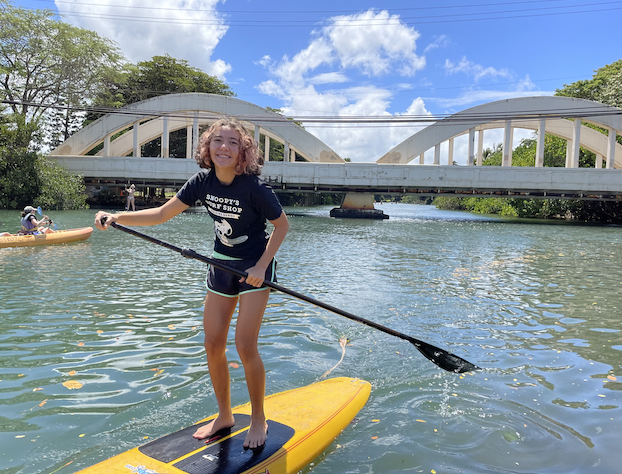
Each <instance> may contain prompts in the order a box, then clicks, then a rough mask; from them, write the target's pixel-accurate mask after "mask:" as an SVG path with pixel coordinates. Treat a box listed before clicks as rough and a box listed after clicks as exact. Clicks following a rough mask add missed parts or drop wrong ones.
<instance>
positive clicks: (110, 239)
mask: <svg viewBox="0 0 622 474" xmlns="http://www.w3.org/2000/svg"><path fill="white" fill-rule="evenodd" d="M381 207H382V209H383V210H384V211H385V212H386V213H387V214H389V215H390V216H391V219H389V220H387V221H376V222H375V221H359V220H348V219H344V220H336V219H331V218H328V217H327V216H328V211H329V210H330V207H316V208H305V209H295V211H296V213H304V214H306V215H305V216H294V217H292V218H291V220H290V222H291V230H290V233H289V235H288V237H287V239H286V242H285V243H284V245H283V247H282V250H281V251H280V253H279V260H280V267H279V268H280V274H279V279H280V283H281V284H283V285H284V286H286V287H288V288H291V289H293V290H296V291H299V292H301V293H304V294H307V295H310V296H313V297H315V298H318V299H320V300H322V301H324V302H326V303H329V304H332V305H334V306H337V307H339V308H343V309H345V310H347V311H350V312H352V313H354V314H356V315H359V316H361V317H364V318H367V319H371V320H373V321H376V322H378V323H380V324H383V325H385V326H388V327H391V328H394V329H396V330H398V331H400V332H404V333H407V334H411V335H412V336H414V337H416V338H418V339H422V340H424V341H427V342H430V343H431V344H434V345H438V346H440V347H442V348H444V349H446V350H448V351H450V352H453V353H455V354H457V355H459V356H461V357H463V358H465V359H467V360H470V361H472V362H473V363H475V364H477V365H479V366H481V367H484V370H482V371H481V372H478V373H476V374H464V375H455V374H450V373H446V372H443V371H441V370H440V369H438V368H437V367H436V366H434V365H433V364H432V363H430V362H429V361H428V360H427V359H425V358H423V357H422V356H421V355H420V354H419V353H418V352H417V350H416V349H415V348H413V347H412V345H410V344H409V343H408V342H406V341H402V340H400V339H396V338H393V337H391V336H388V335H386V334H383V333H380V332H378V331H375V330H373V329H370V328H367V327H365V326H362V325H360V324H356V323H353V322H351V321H348V320H346V319H344V318H342V317H340V316H337V315H334V314H332V313H328V312H326V311H324V310H321V309H319V308H316V307H312V306H310V305H308V304H306V303H304V302H301V301H298V300H296V299H294V298H293V297H290V296H288V295H282V294H277V293H275V294H273V295H272V296H271V300H270V303H269V307H268V309H267V311H266V317H265V322H264V325H263V327H262V332H261V334H260V341H259V342H260V346H261V352H262V355H263V358H264V362H265V365H266V369H267V378H268V392H269V393H273V392H277V391H282V390H287V389H290V388H295V387H298V386H302V385H306V384H309V383H312V382H314V381H316V380H317V379H318V378H319V377H321V375H322V374H323V373H324V372H326V371H327V370H329V369H330V368H332V367H333V366H334V365H335V364H336V362H337V361H339V359H340V357H341V347H340V345H339V339H340V338H341V337H344V336H345V337H347V338H348V339H349V345H348V346H347V348H346V356H345V359H344V361H343V362H342V363H341V364H340V365H339V366H338V367H337V368H336V369H335V370H334V371H333V372H332V373H331V376H343V375H346V376H356V377H360V378H364V379H366V380H368V381H370V382H371V383H372V385H373V390H372V395H371V398H370V400H369V402H368V404H367V405H366V407H365V408H364V409H363V410H362V411H361V413H360V414H359V416H358V418H357V422H356V423H355V424H353V425H352V426H351V427H350V428H348V429H347V430H346V431H345V432H344V433H343V434H342V436H340V437H339V439H338V440H337V441H336V443H334V444H333V445H331V446H330V447H329V448H328V450H327V451H326V452H325V453H324V454H323V455H322V456H320V458H318V460H316V462H315V463H314V465H313V466H312V467H309V468H307V469H305V471H304V472H310V471H311V470H312V471H313V472H314V473H315V472H319V473H324V472H325V473H336V472H351V473H359V472H360V473H370V472H375V473H386V472H396V473H397V472H433V471H436V472H437V473H442V472H461V473H482V472H491V473H508V472H511V473H532V472H538V473H568V472H577V473H579V472H581V473H583V472H598V473H601V472H604V473H614V472H619V465H620V464H621V462H622V453H620V452H619V449H618V447H619V435H618V431H619V426H620V422H621V421H620V420H621V415H622V410H621V408H620V401H621V400H620V392H621V390H622V371H621V367H620V366H621V363H622V337H621V333H620V332H621V330H622V327H621V326H622V318H620V316H619V308H621V307H622V296H621V292H620V286H621V285H622V266H621V263H622V250H621V249H622V246H621V245H620V243H621V242H622V238H621V234H620V231H621V229H620V228H618V227H594V226H575V225H539V224H536V223H533V222H518V223H517V222H511V223H507V222H503V221H502V220H500V219H497V218H494V217H492V218H491V217H485V216H474V215H471V214H467V213H461V212H447V211H438V210H436V209H435V208H433V207H431V206H418V205H399V204H386V205H382V206H381ZM14 214H15V215H14ZM57 214H58V216H54V217H53V218H54V220H55V222H61V221H62V227H64V228H69V227H81V226H85V225H90V223H91V220H92V216H93V214H94V212H90V211H79V212H78V211H75V212H59V213H57ZM18 218H19V213H16V212H8V211H0V221H2V222H4V223H5V226H6V223H7V222H12V221H13V220H16V221H18V220H19V219H18ZM207 220H208V218H207V217H206V216H205V215H197V214H183V215H181V216H178V217H177V218H175V219H174V220H173V221H170V222H168V223H166V224H163V225H161V226H157V227H154V228H151V229H145V230H146V231H147V233H150V234H152V235H154V236H156V237H158V238H161V239H163V240H167V241H170V242H172V243H174V244H176V245H179V246H186V247H190V248H193V249H195V250H196V251H198V252H201V253H206V254H209V252H210V248H211V239H212V237H211V229H210V225H209V222H207ZM59 225H61V224H59ZM189 229H191V230H192V232H189V231H188V230H189ZM9 230H12V229H9ZM0 268H1V271H0V355H1V358H0V404H1V405H2V409H1V411H0V446H1V448H0V472H1V473H6V474H8V473H11V474H13V473H20V474H22V473H23V474H26V473H28V474H30V473H51V472H53V471H56V472H59V473H70V472H75V471H78V470H79V469H81V468H83V467H86V466H88V465H91V464H93V463H95V462H97V461H99V460H102V459H104V458H107V457H109V456H112V455H114V454H117V453H119V452H121V451H123V450H126V449H129V448H131V447H134V446H136V445H139V444H142V443H144V442H146V441H145V440H146V439H147V438H146V437H148V439H153V438H155V437H158V436H161V435H164V434H166V433H169V432H170V431H172V430H174V429H178V428H181V427H183V426H187V425H189V424H191V423H193V422H195V421H197V420H199V419H201V418H203V417H205V416H207V415H209V414H211V413H214V412H215V411H216V406H215V400H214V397H213V393H212V389H211V384H210V383H209V377H208V376H207V371H206V366H205V361H204V353H203V348H202V339H203V336H202V330H201V324H202V322H201V319H202V318H201V316H202V304H203V298H204V292H205V290H204V285H203V278H204V267H203V265H202V264H199V263H198V262H196V261H190V260H186V259H184V258H182V257H180V256H179V255H177V254H175V253H173V252H170V251H168V250H166V249H163V248H161V247H158V246H156V245H154V244H151V243H148V242H144V241H142V240H140V239H137V238H135V237H131V236H128V235H126V234H123V233H121V232H118V231H114V230H110V231H108V232H105V233H104V232H95V233H94V234H93V236H92V237H91V238H90V239H89V240H88V241H86V242H81V243H76V244H69V245H61V246H53V247H41V248H25V249H3V250H1V251H0ZM234 323H235V321H234ZM232 332H233V331H232ZM230 341H231V342H230V345H229V351H228V353H227V354H228V358H229V360H230V362H236V363H237V364H241V362H240V360H239V357H238V356H237V353H236V350H235V346H234V345H233V342H232V338H230ZM231 377H232V389H233V390H232V397H233V403H235V404H240V403H245V402H246V401H247V398H248V395H247V392H246V386H245V383H244V376H243V368H242V367H239V368H238V369H233V368H232V369H231ZM71 381H75V382H78V385H76V386H79V387H80V388H71V387H72V385H71V384H69V383H68V382H71ZM320 461H321V462H320Z"/></svg>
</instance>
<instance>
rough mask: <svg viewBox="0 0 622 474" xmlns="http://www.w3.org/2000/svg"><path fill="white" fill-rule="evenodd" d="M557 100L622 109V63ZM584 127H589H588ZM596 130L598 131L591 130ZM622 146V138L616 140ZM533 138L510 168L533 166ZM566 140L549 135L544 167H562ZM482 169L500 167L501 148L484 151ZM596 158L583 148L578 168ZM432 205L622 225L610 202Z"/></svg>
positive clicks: (441, 200)
mask: <svg viewBox="0 0 622 474" xmlns="http://www.w3.org/2000/svg"><path fill="white" fill-rule="evenodd" d="M555 95H557V96H563V97H575V98H579V99H587V100H592V101H595V102H600V103H603V104H607V105H611V106H614V107H621V106H622V60H619V61H616V62H615V63H613V64H609V65H607V66H605V67H602V68H600V69H598V70H597V71H595V74H594V76H593V78H592V79H588V80H583V81H577V82H574V83H572V84H569V85H564V87H563V88H562V89H558V90H557V91H556V92H555ZM587 126H591V125H589V124H587ZM594 128H597V127H594ZM617 140H618V142H619V143H621V144H622V136H619V135H618V137H617ZM536 144H537V139H536V136H535V135H534V138H531V139H526V140H522V142H521V143H520V145H519V146H518V147H516V148H515V149H514V150H512V166H535V162H536ZM566 144H567V142H566V140H563V139H561V138H559V137H555V136H552V135H546V136H545V139H544V166H545V167H564V166H565V164H566ZM483 155H484V160H483V162H482V164H483V165H484V166H501V160H502V157H503V145H502V144H499V145H495V146H493V148H492V149H490V148H489V149H487V150H484V152H483ZM595 165H596V156H595V155H594V153H592V152H590V151H589V150H585V149H583V148H581V149H580V151H579V167H580V168H594V167H595ZM434 204H435V205H436V207H437V208H439V209H455V210H458V209H459V210H465V211H470V212H475V213H480V214H499V215H501V216H504V217H533V218H540V219H572V220H578V221H587V222H601V223H615V224H620V223H622V203H619V202H611V201H576V200H557V199H556V200H552V199H516V198H508V199H504V198H474V197H465V198H460V197H438V198H436V199H435V200H434Z"/></svg>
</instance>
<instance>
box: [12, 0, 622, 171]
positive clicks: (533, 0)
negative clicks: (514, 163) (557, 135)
mask: <svg viewBox="0 0 622 474" xmlns="http://www.w3.org/2000/svg"><path fill="white" fill-rule="evenodd" d="M14 5H16V6H24V7H26V8H38V9H43V8H50V9H54V10H57V11H59V12H60V13H61V14H62V15H64V21H66V22H68V23H71V24H74V25H77V26H81V27H83V28H87V29H90V30H94V31H97V32H98V33H99V34H100V35H101V36H105V37H107V38H109V39H111V40H113V41H115V42H116V43H117V44H118V45H119V47H120V49H121V51H122V52H123V54H124V55H125V56H126V58H127V59H128V60H130V61H132V62H137V61H141V60H147V59H149V58H151V57H152V56H154V55H162V54H169V55H171V56H172V57H174V58H178V59H185V60H187V61H188V62H189V63H190V65H192V66H194V67H197V68H200V69H201V70H203V71H205V72H207V73H209V74H213V75H216V76H218V77H219V78H220V79H222V80H225V81H226V82H227V83H228V84H229V85H230V87H231V88H232V89H233V91H235V92H236V94H237V97H238V98H239V99H241V100H245V101H248V102H251V103H254V104H257V105H259V106H262V107H265V106H270V107H274V108H280V109H282V110H283V111H284V112H285V113H286V114H287V115H291V116H294V117H304V116H316V115H324V116H330V117H339V116H348V115H355V116H360V115H365V116H382V115H432V116H436V115H441V114H451V113H454V112H459V111H461V110H465V109H468V108H470V107H474V106H476V105H479V104H483V103H486V102H491V101H495V100H502V99H507V98H513V97H522V96H538V95H551V94H553V93H554V92H555V89H557V88H561V87H563V85H564V84H569V83H571V82H574V81H577V80H581V79H590V78H591V77H592V75H593V71H594V70H595V69H598V68H600V67H603V66H605V65H606V64H610V63H612V62H614V61H617V60H618V59H621V58H622V52H621V51H622V50H621V49H620V47H621V46H622V40H620V38H621V36H620V32H619V28H620V24H622V1H602V2H599V1H587V0H582V1H581V0H574V1H573V0H528V1H508V0H460V1H459V0H421V1H417V2H413V1H409V2H408V1H404V0H400V1H390V0H388V1H387V0H383V1H378V0H376V1H368V0H356V1H353V0H342V1H327V0H314V1H313V2H285V1H282V0H281V1H276V0H261V1H260V0H228V1H226V2H225V1H219V0H161V1H159V2H141V1H139V0H123V1H121V0H91V1H86V0H78V1H56V2H54V1H52V0H14ZM155 5H157V6H155ZM306 128H307V130H308V131H309V132H311V133H313V134H314V135H316V136H318V137H319V138H320V139H322V140H323V141H324V142H326V143H327V144H328V145H329V146H331V148H333V149H334V150H335V151H336V152H337V153H339V154H340V155H341V156H342V157H350V158H351V159H352V160H353V161H375V160H376V159H377V158H379V157H380V156H381V155H382V154H384V153H385V152H386V151H388V150H389V149H390V148H392V147H393V146H395V145H397V144H398V143H400V142H401V141H403V140H404V139H406V138H407V137H408V136H409V135H411V134H412V133H414V132H415V131H417V130H418V129H420V128H421V127H420V126H419V127H417V126H407V127H405V126H399V127H396V126H392V127H389V126H387V125H383V126H375V127H362V126H360V125H356V126H353V125H348V126H345V125H344V124H341V125H329V126H326V125H323V126H316V125H313V124H308V125H307V126H306ZM527 136H531V132H526V131H525V132H517V133H515V144H516V143H517V142H518V141H519V140H520V139H521V138H524V137H527ZM501 137H502V132H501V131H499V132H498V133H497V132H491V133H488V132H487V133H486V135H485V146H492V145H493V143H499V142H501V139H502V138H501ZM465 143H466V139H465ZM465 143H464V144H462V143H460V142H458V141H457V142H456V148H457V151H456V156H461V154H460V149H461V148H463V147H465V146H466V145H465ZM427 161H428V158H427V157H426V162H427ZM458 161H460V159H458Z"/></svg>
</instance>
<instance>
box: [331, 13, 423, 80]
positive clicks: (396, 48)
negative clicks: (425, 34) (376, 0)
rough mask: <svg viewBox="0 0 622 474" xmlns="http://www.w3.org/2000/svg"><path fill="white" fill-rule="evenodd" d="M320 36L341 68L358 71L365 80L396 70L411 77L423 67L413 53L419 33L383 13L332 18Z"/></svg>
mask: <svg viewBox="0 0 622 474" xmlns="http://www.w3.org/2000/svg"><path fill="white" fill-rule="evenodd" d="M353 23H354V24H355V26H351V25H352V24H353ZM361 24H362V25H365V26H364V27H363V26H359V25H361ZM324 35H325V36H326V37H327V38H328V39H329V40H330V44H331V45H332V47H333V48H334V51H335V55H336V57H337V59H338V60H339V61H340V63H341V65H342V67H344V68H348V67H355V68H358V69H360V70H361V71H362V72H363V73H364V74H366V75H368V76H379V75H382V74H386V73H387V72H389V71H390V70H391V69H392V68H396V67H397V70H398V72H399V73H400V75H403V76H412V75H413V74H415V72H417V71H418V70H420V69H423V68H424V67H425V58H422V57H419V56H417V54H416V53H415V49H416V42H417V39H418V38H419V36H420V35H419V33H418V32H417V31H415V29H414V28H409V27H407V26H406V25H404V24H403V23H401V22H400V20H399V16H398V15H390V14H389V13H388V12H387V11H379V12H378V11H374V10H369V11H366V12H364V13H359V14H356V15H348V16H338V17H335V18H333V22H332V24H330V25H329V26H328V27H326V28H325V29H324Z"/></svg>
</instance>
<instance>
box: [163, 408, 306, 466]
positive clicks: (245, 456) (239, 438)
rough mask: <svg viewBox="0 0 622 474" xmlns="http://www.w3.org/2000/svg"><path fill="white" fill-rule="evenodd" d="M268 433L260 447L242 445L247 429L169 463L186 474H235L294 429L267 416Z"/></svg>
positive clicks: (267, 453) (279, 445) (270, 451)
mask: <svg viewBox="0 0 622 474" xmlns="http://www.w3.org/2000/svg"><path fill="white" fill-rule="evenodd" d="M267 423H268V437H267V439H266V444H264V446H263V448H261V449H255V450H253V449H245V448H244V439H245V438H246V432H247V430H244V431H241V432H239V433H236V434H235V435H234V436H231V437H229V438H225V439H223V440H222V441H219V442H216V443H214V444H212V445H210V446H208V447H207V448H205V449H203V450H201V451H200V452H198V453H196V454H193V455H192V456H189V457H187V458H185V459H183V460H181V461H179V462H178V463H176V464H173V467H175V468H177V469H179V470H181V471H184V472H187V473H188V474H216V473H218V474H236V473H239V472H244V471H246V470H248V469H251V468H253V467H255V466H257V465H258V464H260V463H262V462H263V461H265V460H267V459H268V458H270V457H271V456H273V455H274V454H275V453H277V451H279V449H281V448H282V447H283V445H284V444H285V443H287V441H289V440H290V439H291V438H292V437H293V436H294V434H295V430H294V429H293V428H292V427H290V426H287V425H284V424H282V423H279V422H277V421H273V420H268V421H267ZM282 452H283V455H284V456H285V455H286V454H287V452H286V451H285V450H282Z"/></svg>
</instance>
